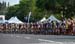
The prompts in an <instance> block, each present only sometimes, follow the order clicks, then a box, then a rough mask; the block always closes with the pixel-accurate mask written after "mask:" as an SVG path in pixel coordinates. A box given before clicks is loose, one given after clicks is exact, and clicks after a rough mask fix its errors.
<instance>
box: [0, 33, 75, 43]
mask: <svg viewBox="0 0 75 44" xmlns="http://www.w3.org/2000/svg"><path fill="white" fill-rule="evenodd" d="M0 44H75V36H64V35H32V34H0Z"/></svg>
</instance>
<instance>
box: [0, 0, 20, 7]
mask: <svg viewBox="0 0 75 44" xmlns="http://www.w3.org/2000/svg"><path fill="white" fill-rule="evenodd" d="M2 1H5V2H6V3H8V2H9V3H10V6H12V5H15V4H19V0H0V2H2Z"/></svg>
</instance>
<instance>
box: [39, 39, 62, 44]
mask: <svg viewBox="0 0 75 44" xmlns="http://www.w3.org/2000/svg"><path fill="white" fill-rule="evenodd" d="M38 40H39V41H43V42H50V43H58V44H63V43H62V42H56V41H52V40H45V39H38Z"/></svg>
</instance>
